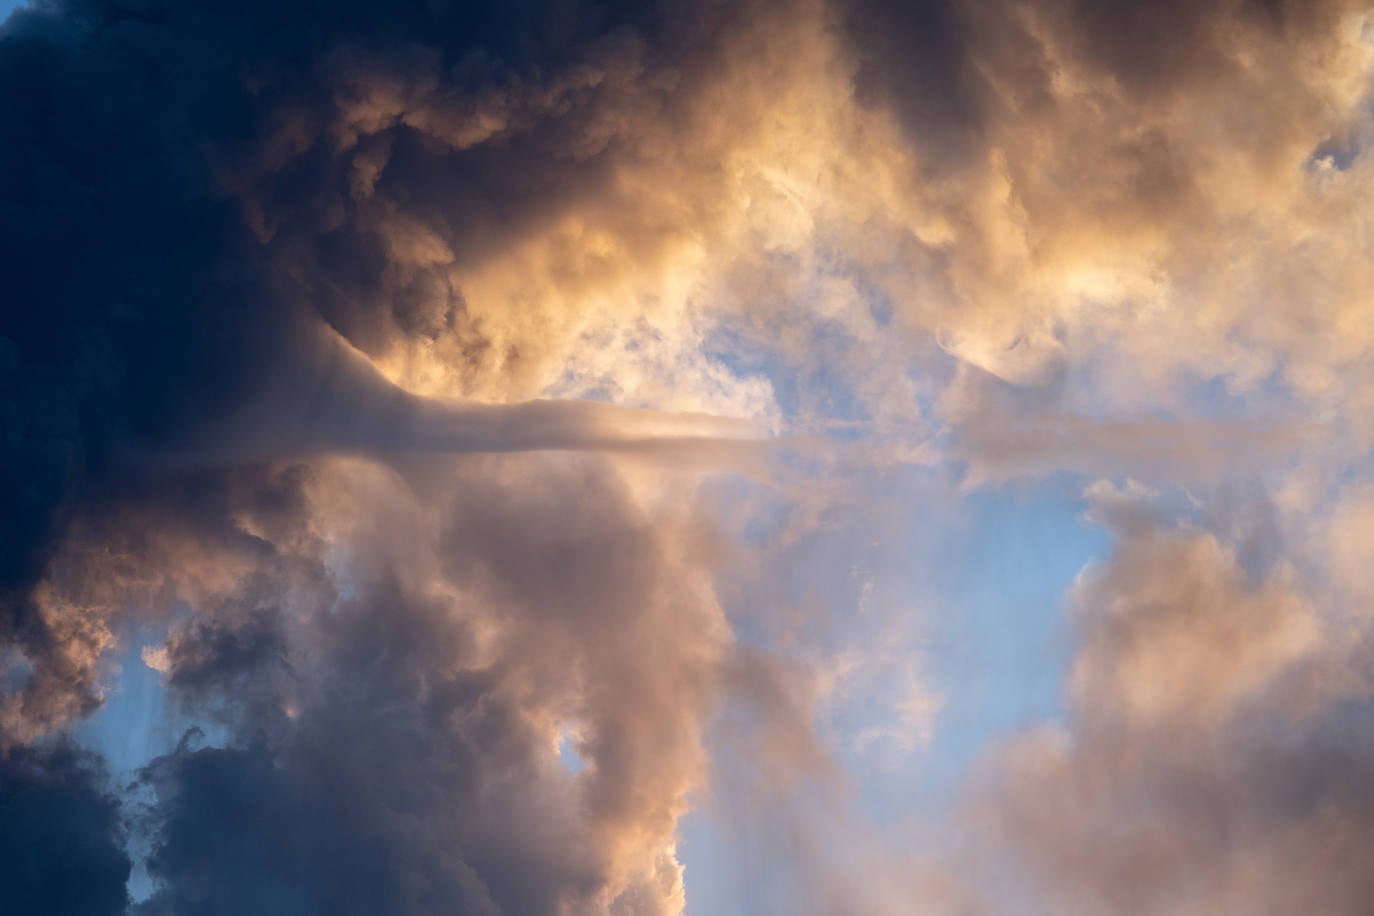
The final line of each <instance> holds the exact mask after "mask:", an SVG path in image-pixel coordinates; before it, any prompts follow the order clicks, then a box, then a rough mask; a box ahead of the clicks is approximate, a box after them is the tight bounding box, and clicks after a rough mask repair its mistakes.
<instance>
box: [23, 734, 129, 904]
mask: <svg viewBox="0 0 1374 916" xmlns="http://www.w3.org/2000/svg"><path fill="white" fill-rule="evenodd" d="M123 839H124V837H123V828H122V824H121V819H120V811H119V803H118V801H117V800H116V799H115V797H114V796H113V795H111V794H110V793H109V792H108V789H107V788H106V786H105V780H104V774H103V773H102V772H101V770H100V767H99V763H98V761H96V760H95V759H94V758H93V757H92V756H91V755H89V754H86V753H84V752H81V751H78V750H76V749H75V748H73V747H71V746H70V745H68V744H65V743H58V744H56V745H53V746H46V747H12V748H8V749H5V750H0V902H3V903H4V905H5V909H6V912H10V913H51V914H52V916H116V914H119V913H123V912H124V908H125V906H126V905H127V903H128V897H127V895H126V893H125V890H124V882H125V881H127V880H128V877H129V869H130V862H129V856H128V855H127V854H126V853H125V851H124V846H123Z"/></svg>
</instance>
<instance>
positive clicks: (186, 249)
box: [0, 2, 719, 683]
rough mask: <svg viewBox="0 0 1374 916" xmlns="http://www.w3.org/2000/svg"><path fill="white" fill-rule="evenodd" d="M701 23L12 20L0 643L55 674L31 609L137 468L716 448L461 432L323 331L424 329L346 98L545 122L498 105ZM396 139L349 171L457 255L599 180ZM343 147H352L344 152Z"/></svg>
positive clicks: (394, 123) (523, 429) (2, 66)
mask: <svg viewBox="0 0 1374 916" xmlns="http://www.w3.org/2000/svg"><path fill="white" fill-rule="evenodd" d="M704 21H706V19H705V18H704V17H703V16H698V15H696V14H690V15H685V16H684V15H682V14H668V15H663V16H660V15H659V13H658V12H656V11H655V10H654V9H653V8H651V7H645V6H643V5H640V4H625V5H616V4H609V5H607V4H602V5H598V6H597V7H596V9H594V10H592V9H580V8H576V7H572V6H567V5H565V4H561V3H550V4H538V3H534V4H506V3H500V4H468V3H462V4H454V5H442V4H440V5H436V4H399V5H397V4H387V5H385V8H383V6H382V5H376V4H356V5H347V4H345V5H336V6H331V7H330V9H329V10H328V14H327V16H321V15H320V14H319V11H317V10H314V9H313V8H310V7H303V6H296V5H290V4H287V5H282V4H276V3H248V4H237V3H236V4H178V3H166V4H163V3H152V4H120V3H103V2H72V3H54V4H48V5H44V6H42V7H39V8H35V9H23V10H20V11H19V12H18V13H16V14H15V15H14V16H13V17H11V19H10V20H9V21H8V22H7V24H6V26H5V28H4V31H3V33H2V34H0V83H2V84H3V86H4V87H5V91H4V92H3V101H0V122H3V123H4V124H5V125H6V135H7V143H6V144H5V147H4V150H3V151H0V171H3V173H4V174H5V175H7V176H10V178H9V182H10V184H9V193H7V195H6V197H5V199H4V208H5V212H4V214H3V216H4V218H3V219H2V220H0V250H3V252H4V266H5V284H6V289H5V301H6V303H7V305H6V309H5V312H6V321H5V325H4V328H3V334H2V335H0V373H3V386H0V387H2V388H3V391H4V395H3V396H0V417H2V418H3V420H4V425H5V429H6V436H5V438H4V441H3V444H0V448H3V450H4V451H3V455H0V475H4V476H3V479H2V480H0V494H3V495H2V496H0V498H3V500H4V501H5V502H4V504H3V505H0V519H3V522H0V524H3V526H4V530H3V537H2V538H0V541H3V543H4V544H5V550H4V551H3V556H2V557H0V564H3V565H0V600H3V613H2V614H0V633H3V635H4V638H5V639H6V640H7V641H13V642H14V643H15V644H16V645H18V646H20V647H21V649H22V650H23V651H24V652H25V654H26V655H28V656H30V658H31V660H33V661H34V662H35V664H36V665H37V666H39V667H40V668H42V667H44V666H45V665H46V664H47V663H46V662H45V661H44V660H45V659H50V658H53V657H54V655H55V642H57V641H59V640H60V639H61V637H60V636H59V635H57V634H55V633H54V632H53V631H52V624H51V622H50V621H49V620H47V619H46V616H45V615H44V614H43V613H40V612H39V610H38V609H37V608H36V606H35V603H34V596H33V586H34V584H35V582H36V581H37V579H38V577H39V576H40V574H41V572H42V570H43V569H44V567H45V565H46V564H47V563H49V562H50V561H51V559H52V556H53V548H54V545H55V544H56V543H57V540H56V539H57V538H58V537H59V536H60V534H61V532H62V530H63V529H64V528H65V527H66V526H68V525H69V524H70V523H71V520H72V519H73V518H75V517H77V516H80V515H83V514H85V515H99V514H100V513H101V512H103V511H105V508H104V507H105V504H106V503H107V502H108V501H109V500H110V497H111V495H112V494H117V493H121V492H122V491H124V490H127V489H129V488H130V487H137V486H138V482H137V480H131V479H130V475H131V474H133V475H138V474H140V473H144V471H143V470H141V469H144V468H146V467H148V466H153V467H161V468H163V470H164V471H165V472H166V473H167V474H169V475H172V476H175V474H176V473H177V467H176V465H178V463H179V462H180V463H181V464H186V463H190V464H193V465H194V464H204V463H207V462H208V463H209V464H212V465H213V464H227V463H231V462H232V463H243V462H245V461H253V460H262V459H272V458H278V457H287V456H290V455H294V454H308V453H316V452H321V451H339V450H343V451H363V452H367V451H370V450H375V449H377V448H385V449H390V450H396V449H398V448H399V449H404V448H405V447H406V443H407V442H412V443H415V445H416V447H418V448H420V449H436V448H437V449H441V450H456V451H469V450H492V449H494V450H509V449H512V448H514V449H527V448H543V447H562V446H573V447H599V446H604V445H607V444H612V445H614V444H616V443H621V444H623V445H624V446H625V447H627V448H632V449H640V448H642V447H644V445H645V444H646V440H647V439H649V438H653V437H655V436H657V437H663V436H665V435H666V436H668V437H671V438H682V439H686V440H693V439H695V438H697V437H698V436H700V435H702V432H703V430H705V435H706V436H707V438H709V437H711V436H712V435H715V434H717V433H718V432H719V430H716V429H712V428H711V427H710V424H709V423H707V424H705V426H703V424H702V423H701V422H697V421H692V422H689V423H687V424H680V425H679V426H677V427H672V424H671V421H669V427H670V428H669V429H667V430H664V429H662V428H660V429H658V430H657V431H656V432H654V433H652V434H646V433H644V432H642V431H637V429H640V428H641V427H642V426H643V423H642V422H639V421H638V420H636V418H634V417H629V424H628V425H629V427H630V428H629V429H628V430H626V429H624V428H623V427H624V425H625V424H622V423H620V422H619V420H620V419H624V417H620V418H618V417H616V415H615V414H614V411H613V409H611V408H609V407H607V408H595V407H591V406H586V407H569V408H568V410H569V411H570V412H569V413H568V414H567V415H564V414H562V413H561V412H560V410H559V408H558V406H557V405H552V404H543V405H538V404H535V405H529V406H527V407H525V408H520V409H517V413H518V414H519V415H518V416H514V417H512V418H511V419H510V420H509V421H506V420H505V419H503V415H502V410H503V408H497V407H491V408H486V409H482V410H480V411H478V410H474V411H471V412H468V413H462V414H459V413H457V411H456V408H455V409H453V410H449V409H447V408H443V407H441V405H437V404H436V403H434V402H429V401H420V400H417V399H414V398H412V397H410V396H408V395H406V394H404V393H403V392H401V391H399V390H397V389H395V388H394V387H393V386H391V385H390V383H388V382H386V381H385V379H383V378H382V377H381V375H380V374H378V373H377V372H376V370H375V369H373V368H372V367H371V366H369V365H367V363H366V361H365V360H363V359H362V358H361V357H359V356H357V355H356V354H355V353H351V352H349V351H348V349H347V347H345V346H344V345H343V344H342V343H341V341H340V340H339V339H337V338H336V337H334V336H333V335H332V334H331V333H330V332H328V331H327V330H325V327H326V326H327V325H328V324H329V323H332V324H334V325H335V326H337V327H338V328H340V329H341V330H343V331H344V332H345V335H350V336H351V339H352V341H353V342H354V343H356V344H359V345H362V346H364V347H366V346H368V345H369V344H375V343H377V336H376V334H374V333H372V332H371V331H369V330H368V329H369V328H370V327H377V328H382V329H384V330H385V331H386V333H393V334H394V333H403V334H412V333H420V334H423V333H425V327H424V326H422V325H423V324H424V321H428V320H429V318H422V316H415V315H412V314H411V313H410V312H408V311H407V309H408V308H410V306H409V305H408V304H407V303H410V302H411V301H412V299H413V296H411V295H410V294H408V293H407V291H406V290H407V288H408V287H407V286H406V284H409V283H413V282H421V281H423V280H424V278H423V277H417V276H411V275H409V274H407V276H406V277H402V278H400V279H395V278H394V277H393V274H394V273H395V271H396V268H395V267H394V266H393V265H392V264H391V262H390V261H389V260H388V259H387V258H386V257H381V256H378V253H377V251H376V250H375V246H376V245H377V244H379V242H378V237H377V234H376V229H375V226H374V225H373V223H374V219H375V214H368V213H366V212H363V211H361V210H360V209H359V208H358V207H357V206H356V205H355V203H354V201H353V198H352V196H351V194H352V191H351V190H350V189H356V187H357V182H358V180H359V179H358V169H359V168H360V166H359V165H358V163H357V162H356V161H355V158H357V157H354V156H353V155H352V154H353V152H354V150H353V148H352V145H351V142H343V141H339V140H338V138H337V137H336V136H335V137H331V135H330V133H329V132H330V131H338V130H341V129H344V127H343V126H342V125H343V122H345V121H347V120H348V118H347V116H344V115H340V113H339V110H338V106H339V105H341V104H346V103H343V102H339V101H337V100H336V96H337V95H338V94H340V93H342V95H343V96H345V97H346V96H347V95H348V93H349V92H350V91H353V92H357V93H362V94H363V95H364V96H365V95H366V93H367V92H368V91H370V90H369V86H371V85H372V83H371V82H370V81H373V80H375V81H380V82H381V83H382V84H384V85H385V84H386V83H387V81H388V80H394V81H398V82H399V84H400V85H402V86H403V87H404V86H406V85H408V84H409V83H410V82H411V81H418V82H419V83H420V84H423V85H427V86H428V85H432V84H438V85H440V86H441V89H433V88H431V89H430V90H429V92H430V94H431V95H434V96H435V97H436V98H435V99H432V100H431V101H432V103H433V104H432V106H431V107H434V106H439V107H443V106H444V105H447V106H449V107H450V108H452V109H453V110H454V112H455V114H454V117H455V118H461V116H462V115H463V114H464V112H465V110H466V109H465V108H464V106H465V105H467V106H471V105H474V104H477V103H476V102H474V101H473V99H478V100H479V101H480V100H481V99H484V98H488V97H490V98H491V99H494V101H493V104H497V105H501V104H506V102H505V101H503V100H505V99H506V98H507V96H510V101H509V105H510V106H512V107H513V108H516V109H518V108H519V107H520V106H521V105H522V104H525V105H526V106H527V107H529V108H530V109H531V111H530V113H529V114H528V115H525V116H524V117H525V118H526V120H529V119H533V120H534V121H536V122H538V121H540V119H541V117H543V115H545V114H546V112H545V111H543V110H542V109H541V105H544V104H546V103H541V102H539V101H538V99H535V100H534V101H529V102H527V103H522V102H521V101H520V99H519V97H518V96H519V93H518V92H516V91H514V90H508V87H509V86H510V85H511V84H513V83H514V84H524V83H528V84H532V85H537V84H538V83H539V81H540V80H542V79H545V78H546V77H549V75H551V74H552V75H556V74H558V73H560V72H562V71H563V70H564V69H566V68H568V67H570V66H572V65H573V64H574V63H578V62H581V61H583V60H584V59H585V58H586V57H587V56H588V53H589V52H588V50H587V49H588V46H589V44H594V43H595V42H599V41H601V40H602V38H603V37H604V36H607V35H610V34H616V35H622V34H634V35H637V36H648V37H649V38H652V37H653V36H654V34H655V29H657V28H662V29H664V30H671V31H672V32H673V34H675V35H680V36H682V37H683V41H684V42H686V43H691V42H694V41H700V40H701V39H702V35H701V34H700V32H701V28H699V27H698V26H699V23H701V22H704ZM635 25H638V26H639V28H638V29H637V30H633V31H627V30H630V29H631V27H632V26H635ZM635 40H636V41H639V42H642V41H643V40H644V39H643V38H642V37H641V38H637V39H635ZM522 81H523V83H522ZM576 83H577V80H576V78H573V81H572V84H570V85H575V84H576ZM492 87H495V88H492ZM484 90H489V91H487V95H485V96H484V95H482V94H481V93H482V91H484ZM417 91H418V90H417ZM568 91H574V90H573V89H569V90H568ZM534 95H535V96H537V95H538V93H537V92H536V93H534ZM355 101H356V100H355ZM364 107H365V106H364ZM574 107H576V106H574ZM585 107H586V106H584V108H585ZM594 107H595V106H592V108H593V109H594ZM578 110H581V109H578ZM401 114H402V112H400V111H397V112H394V113H392V114H391V115H384V116H383V120H382V121H381V122H380V123H379V124H377V125H375V126H374V127H373V128H372V129H371V133H370V134H369V135H368V137H367V138H366V139H367V144H364V145H363V147H360V150H359V157H361V158H362V159H367V157H368V156H369V155H371V153H370V152H369V151H371V150H377V149H384V150H385V151H386V154H385V156H383V157H382V159H381V160H378V162H379V164H377V166H376V168H377V169H379V170H380V173H379V174H378V175H376V176H373V177H372V178H371V179H369V180H370V181H374V182H381V183H382V184H383V185H384V186H387V187H392V186H395V188H396V189H397V190H396V193H397V194H398V195H400V196H401V197H403V198H408V199H414V200H420V201H423V203H422V204H421V205H420V206H421V209H424V208H425V207H435V208H437V209H438V210H440V211H442V213H443V214H444V221H445V223H446V225H447V229H448V230H449V231H450V233H451V237H452V240H453V244H454V245H455V246H456V247H457V248H459V250H461V251H463V253H464V256H465V257H477V256H479V254H478V253H477V252H479V250H480V249H482V248H483V247H484V246H485V247H487V248H490V247H493V246H500V245H501V244H502V240H503V239H504V240H509V239H510V238H511V237H512V236H513V235H515V234H518V233H519V231H520V230H521V227H522V225H523V224H524V223H525V222H527V221H528V220H531V219H537V218H538V214H540V213H542V212H546V211H548V210H549V209H554V210H557V209H559V208H566V207H567V206H569V205H570V201H571V200H575V199H576V196H577V195H585V194H589V193H593V189H594V187H595V185H596V183H597V182H598V181H599V180H601V178H598V175H600V176H602V178H604V174H603V173H605V171H606V165H605V160H606V158H607V157H606V155H602V154H599V152H598V151H597V150H590V151H587V152H584V153H579V154H577V155H571V156H570V155H567V154H566V153H565V151H564V150H563V149H562V148H561V147H560V145H559V143H560V137H559V136H558V132H559V130H561V129H563V128H560V126H559V123H558V119H557V118H554V119H553V121H554V123H553V124H552V125H551V126H550V127H548V128H547V130H546V131H544V132H543V133H541V132H539V131H535V132H534V134H533V136H531V137H527V138H525V139H523V140H522V139H517V140H516V141H514V142H512V143H511V144H510V145H509V146H508V148H506V149H503V150H500V151H490V150H487V151H472V150H471V147H472V145H473V144H472V143H471V142H466V141H462V140H455V139H452V138H450V141H451V142H450V141H444V140H442V139H440V140H436V139H435V138H434V136H433V133H434V132H433V131H429V132H426V131H424V130H419V129H416V128H413V127H410V126H407V125H406V124H404V123H402V122H403V120H404V119H403V118H402V117H401ZM574 114H576V112H575V113H574ZM435 117H437V116H435ZM512 117H513V118H515V119H516V120H519V119H520V118H521V117H522V116H521V115H520V113H519V111H516V112H515V114H513V115H512ZM348 129H350V130H352V131H353V132H354V135H355V136H354V139H355V140H356V139H357V136H356V135H357V134H358V133H359V132H360V128H358V127H357V126H356V125H355V126H354V127H352V128H348ZM549 132H552V133H549ZM546 134H547V135H546ZM359 142H360V143H361V141H359ZM339 143H342V144H343V145H342V147H341V148H340V147H339V146H338V144H339ZM465 143H466V145H465ZM332 144H333V145H332ZM368 144H370V145H368ZM387 157H391V158H393V159H394V161H393V162H391V163H390V164H389V165H388V164H387V163H386V162H385V160H386V158H387ZM369 161H371V160H369ZM383 165H386V167H385V168H384V169H383V168H382V166H383ZM374 293H375V295H374ZM431 298H432V297H431ZM442 298H443V297H441V300H442ZM449 303H450V304H449V306H448V308H449V309H450V311H449V312H448V313H445V314H446V315H447V317H445V316H444V315H440V316H438V318H436V320H440V321H441V322H451V321H455V320H459V319H460V318H461V308H462V303H461V296H459V295H458V294H456V293H455V294H454V297H452V298H451V299H450V300H449ZM393 308H395V309H398V310H399V311H398V312H397V313H396V315H394V316H391V317H387V315H389V314H390V310H391V309H393ZM454 309H456V310H457V311H453V310H454ZM384 313H386V314H384ZM417 321H419V322H420V324H419V325H417V324H415V322H417ZM398 328H399V331H398V330H397V329H398ZM473 334H474V335H475V336H473V338H472V339H473V346H474V347H475V348H476V349H477V350H479V351H480V350H481V349H482V346H483V345H482V343H481V337H480V333H479V332H478V331H474V332H473ZM593 414H594V415H595V416H592V415H593ZM625 416H629V415H625ZM640 419H641V420H642V419H644V418H640ZM569 435H571V438H568V436H569ZM687 444H688V445H691V444H692V443H691V442H690V441H689V442H687ZM167 465H172V466H173V467H170V468H169V467H167ZM171 508H172V507H171V505H170V504H167V505H166V506H164V510H163V511H164V512H167V511H171ZM221 521H222V520H221ZM207 523H208V524H217V523H218V522H217V521H216V520H215V519H209V520H207ZM35 683H37V682H35Z"/></svg>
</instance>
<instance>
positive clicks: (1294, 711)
mask: <svg viewBox="0 0 1374 916" xmlns="http://www.w3.org/2000/svg"><path fill="white" fill-rule="evenodd" d="M1095 498H1096V499H1101V500H1103V501H1104V502H1106V503H1113V504H1115V506H1116V508H1115V509H1113V510H1112V511H1113V512H1115V513H1117V515H1116V518H1117V519H1118V521H1114V522H1113V525H1114V527H1115V528H1116V534H1117V538H1118V542H1117V545H1116V549H1115V553H1114V555H1113V556H1112V558H1111V559H1110V560H1108V561H1107V562H1106V563H1104V564H1103V565H1102V566H1100V567H1098V568H1095V569H1091V570H1089V571H1088V572H1087V574H1086V575H1085V577H1084V578H1083V579H1082V580H1081V582H1080V584H1079V587H1078V588H1077V590H1076V597H1075V604H1076V606H1077V609H1078V610H1077V630H1078V634H1079V636H1078V638H1079V643H1080V648H1079V652H1078V656H1077V659H1076V661H1075V664H1074V668H1073V673H1072V677H1071V679H1070V694H1069V696H1070V716H1069V720H1068V722H1067V723H1065V724H1064V725H1063V726H1044V727H1042V728H1040V729H1038V730H1035V731H1032V732H1030V733H1028V734H1026V735H1024V736H1022V737H1021V738H1019V739H1017V740H1015V741H1013V742H1012V743H1011V744H1010V745H1009V746H1008V747H1007V748H1005V750H1004V751H1003V752H1001V753H1000V754H999V755H997V757H996V758H995V759H994V761H992V762H991V766H990V769H989V771H988V774H987V776H986V778H985V780H984V781H983V783H982V789H981V791H982V792H983V794H982V795H980V796H977V801H976V803H975V805H974V809H975V810H976V811H977V814H976V815H975V816H974V821H973V822H974V823H977V824H979V825H981V829H984V830H986V831H988V832H989V833H990V834H991V835H992V836H993V837H995V838H996V839H995V840H994V841H992V845H991V846H985V847H984V853H985V854H986V855H988V856H989V861H996V859H995V856H996V855H998V853H995V852H991V850H994V849H1000V850H1001V853H1000V854H1001V855H1004V856H1010V861H1012V862H1015V863H1017V865H1016V867H1018V868H1020V869H1023V870H1024V871H1023V874H1025V875H1026V876H1027V877H1028V879H1029V882H1030V883H1029V885H1028V886H1027V888H1026V890H1025V891H1024V892H1025V893H1029V894H1030V895H1031V896H1032V897H1033V899H1035V900H1037V901H1039V902H1041V903H1043V904H1044V905H1046V906H1050V907H1053V908H1054V909H1055V910H1057V911H1060V912H1071V913H1078V912H1082V913H1090V912H1099V911H1101V910H1102V909H1103V908H1107V909H1114V910H1122V911H1127V912H1132V913H1151V914H1153V913H1160V914H1163V913H1169V914H1177V913H1202V912H1224V913H1242V912H1252V911H1254V910H1255V909H1256V908H1263V907H1266V906H1267V907H1272V908H1274V909H1276V910H1278V911H1280V912H1301V911H1312V910H1318V911H1320V910H1327V911H1334V912H1346V911H1351V910H1354V909H1358V908H1359V906H1360V901H1362V900H1363V899H1365V897H1366V895H1367V894H1368V892H1369V887H1368V882H1367V880H1366V879H1365V876H1364V870H1363V869H1362V868H1360V867H1359V865H1358V862H1359V859H1360V855H1361V854H1360V852H1359V850H1360V849H1364V848H1367V844H1368V843H1369V842H1370V836H1369V825H1368V824H1367V823H1365V822H1364V820H1363V819H1362V818H1361V817H1360V815H1359V813H1358V812H1359V811H1360V810H1361V809H1362V807H1363V805H1364V801H1363V799H1364V798H1365V796H1366V794H1367V792H1368V789H1369V786H1368V780H1366V779H1365V778H1364V777H1362V776H1360V775H1359V773H1360V772H1361V771H1362V770H1363V769H1367V767H1368V754H1369V750H1370V748H1369V740H1368V739H1369V716H1368V709H1369V701H1368V687H1367V684H1364V683H1362V682H1361V681H1360V680H1359V679H1353V680H1352V679H1351V677H1350V676H1349V675H1350V673H1351V667H1350V666H1351V665H1352V663H1353V664H1354V665H1355V666H1356V670H1359V669H1360V668H1363V663H1362V662H1360V661H1357V660H1356V659H1358V658H1360V657H1362V656H1363V653H1364V649H1362V648H1358V647H1359V646H1362V645H1365V644H1366V643H1367V638H1368V637H1367V634H1366V633H1364V631H1363V630H1358V631H1356V632H1354V633H1351V632H1342V631H1337V630H1334V629H1333V627H1334V623H1335V621H1334V618H1332V617H1330V616H1329V615H1326V614H1323V613H1322V612H1321V611H1320V610H1319V609H1318V608H1317V607H1314V606H1313V605H1312V603H1311V602H1310V599H1309V598H1308V597H1307V596H1306V595H1305V594H1304V592H1305V589H1304V587H1303V584H1302V583H1301V581H1300V580H1299V579H1298V578H1297V577H1296V576H1295V574H1294V571H1293V570H1292V568H1289V567H1284V566H1282V565H1280V566H1278V567H1276V568H1275V569H1273V570H1272V571H1270V572H1269V573H1268V574H1267V575H1265V576H1263V577H1262V578H1259V579H1255V578H1253V577H1251V576H1249V575H1247V574H1246V572H1245V571H1244V570H1243V569H1242V568H1241V567H1240V566H1239V564H1238V562H1237V559H1236V553H1235V551H1234V549H1233V548H1232V547H1231V546H1230V545H1227V544H1224V543H1222V542H1221V541H1219V540H1218V539H1217V537H1216V536H1215V535H1214V534H1212V533H1209V532H1206V531H1202V530H1196V529H1194V530H1190V529H1188V528H1186V527H1184V528H1180V527H1175V526H1171V525H1170V524H1169V523H1168V522H1167V521H1166V520H1165V519H1162V518H1159V517H1158V516H1152V513H1151V510H1150V509H1149V508H1148V506H1147V505H1146V504H1143V503H1142V502H1141V497H1140V495H1139V494H1137V495H1136V496H1126V495H1124V494H1122V493H1121V492H1120V491H1111V492H1108V491H1107V490H1102V489H1099V491H1098V492H1097V493H1096V494H1095ZM987 836H988V834H984V838H985V840H986V838H987Z"/></svg>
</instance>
